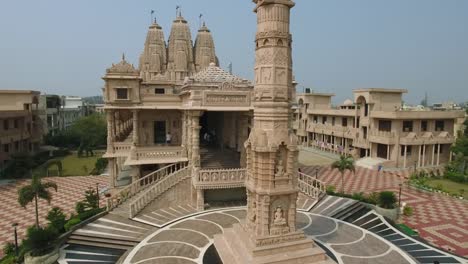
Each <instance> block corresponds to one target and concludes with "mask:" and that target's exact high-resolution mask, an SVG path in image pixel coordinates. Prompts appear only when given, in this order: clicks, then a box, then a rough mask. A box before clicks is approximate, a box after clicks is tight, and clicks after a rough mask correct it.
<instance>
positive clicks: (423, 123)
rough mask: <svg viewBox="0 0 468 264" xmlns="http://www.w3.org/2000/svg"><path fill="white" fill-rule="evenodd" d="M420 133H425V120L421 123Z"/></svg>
mask: <svg viewBox="0 0 468 264" xmlns="http://www.w3.org/2000/svg"><path fill="white" fill-rule="evenodd" d="M421 131H422V132H426V131H427V120H423V121H421Z"/></svg>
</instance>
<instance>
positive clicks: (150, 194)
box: [130, 167, 191, 218]
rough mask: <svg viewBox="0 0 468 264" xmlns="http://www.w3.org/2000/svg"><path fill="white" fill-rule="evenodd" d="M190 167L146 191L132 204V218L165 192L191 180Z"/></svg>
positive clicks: (174, 173) (167, 176)
mask: <svg viewBox="0 0 468 264" xmlns="http://www.w3.org/2000/svg"><path fill="white" fill-rule="evenodd" d="M189 172H190V167H184V168H182V169H179V170H177V171H175V172H173V173H172V174H169V175H166V177H164V178H163V179H162V180H160V181H158V182H156V183H155V184H153V185H151V186H150V187H149V188H147V189H146V190H145V191H143V192H142V193H140V194H139V195H138V196H137V197H136V198H135V200H134V201H133V202H131V203H130V218H133V217H135V216H136V215H137V214H138V213H139V212H140V211H141V210H143V209H144V208H145V207H146V206H147V205H148V204H149V203H151V202H152V201H154V199H156V198H158V197H159V196H160V195H162V194H163V193H164V192H166V191H167V190H169V189H170V188H172V187H174V186H175V185H176V184H177V183H179V182H181V181H183V180H185V179H188V178H190V176H191V175H190V173H189Z"/></svg>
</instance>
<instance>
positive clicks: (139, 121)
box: [103, 13, 254, 208]
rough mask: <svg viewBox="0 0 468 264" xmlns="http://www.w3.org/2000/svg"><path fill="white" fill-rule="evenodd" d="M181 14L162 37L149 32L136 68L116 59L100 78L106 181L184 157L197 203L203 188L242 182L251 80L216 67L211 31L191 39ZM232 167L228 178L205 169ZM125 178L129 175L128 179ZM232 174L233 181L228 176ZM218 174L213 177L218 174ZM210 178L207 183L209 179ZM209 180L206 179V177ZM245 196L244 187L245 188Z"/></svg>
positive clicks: (121, 181) (154, 29)
mask: <svg viewBox="0 0 468 264" xmlns="http://www.w3.org/2000/svg"><path fill="white" fill-rule="evenodd" d="M192 43H193V42H192V39H191V32H190V29H189V25H188V23H187V21H186V20H185V19H184V18H183V17H182V15H181V14H180V13H179V14H178V16H177V18H176V19H175V20H174V22H173V24H172V29H171V33H170V35H169V39H168V41H167V43H166V41H165V38H164V33H163V30H162V28H161V27H160V26H159V25H158V24H157V23H153V24H152V25H151V26H150V27H149V30H148V34H147V37H146V41H145V45H144V49H143V52H142V54H141V57H140V62H139V68H138V69H136V68H135V67H134V66H133V65H131V64H130V63H128V62H127V61H126V59H125V57H124V56H123V57H122V60H121V62H119V63H118V64H114V65H112V67H110V68H109V69H107V72H106V75H105V76H104V77H103V79H104V81H105V87H104V101H105V106H104V110H105V112H106V115H107V122H108V149H107V153H106V155H105V157H107V158H108V159H109V164H110V172H109V173H110V178H111V183H110V185H111V187H119V186H120V185H125V184H128V182H129V181H132V182H135V181H138V179H141V178H142V177H144V176H146V175H148V174H150V173H151V172H153V171H155V170H157V169H158V168H162V167H164V166H165V165H168V164H173V163H189V164H190V166H191V168H193V170H192V172H193V174H197V175H198V174H200V175H202V174H203V173H206V174H204V175H205V176H206V177H194V181H193V192H194V197H196V200H197V206H198V207H199V208H202V207H203V205H204V198H203V197H204V190H207V189H213V190H214V189H223V188H236V187H240V186H243V185H244V184H243V177H244V173H245V172H244V170H242V168H243V167H245V163H246V157H245V149H244V146H243V144H244V142H245V141H246V140H247V138H248V135H249V132H250V128H251V119H252V113H253V112H252V111H253V104H252V100H253V96H254V94H253V84H252V83H251V82H250V81H248V80H245V79H242V78H239V77H237V76H234V75H232V74H230V73H229V72H226V71H224V70H223V69H221V68H219V67H218V59H217V57H216V53H215V46H214V41H213V37H212V35H211V32H210V30H209V29H208V28H207V27H206V26H205V25H203V26H202V27H201V28H200V29H199V30H198V33H197V37H196V40H195V44H192ZM216 169H218V170H230V171H229V173H230V175H232V177H234V178H236V177H237V178H236V179H237V181H236V180H234V181H230V183H226V182H223V178H222V177H219V178H213V177H211V176H209V177H208V176H207V175H208V174H209V175H211V173H212V171H211V172H204V170H216ZM130 178H131V180H130ZM234 178H233V179H234ZM216 179H217V180H216ZM210 180H211V181H210ZM208 181H209V182H208ZM244 195H245V191H244Z"/></svg>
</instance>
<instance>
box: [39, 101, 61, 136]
mask: <svg viewBox="0 0 468 264" xmlns="http://www.w3.org/2000/svg"><path fill="white" fill-rule="evenodd" d="M38 115H39V117H40V118H41V120H42V123H43V124H44V129H43V134H44V136H45V135H48V134H50V135H52V136H54V135H55V134H57V133H58V132H59V131H60V130H62V129H63V112H62V98H61V97H60V96H58V95H52V94H44V95H41V96H40V98H39V110H38Z"/></svg>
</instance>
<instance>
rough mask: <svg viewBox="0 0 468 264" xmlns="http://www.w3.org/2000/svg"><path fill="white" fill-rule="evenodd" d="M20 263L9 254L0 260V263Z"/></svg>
mask: <svg viewBox="0 0 468 264" xmlns="http://www.w3.org/2000/svg"><path fill="white" fill-rule="evenodd" d="M17 263H20V262H18V261H17V259H16V256H14V255H9V256H6V257H4V258H3V259H1V260H0V264H17Z"/></svg>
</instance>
